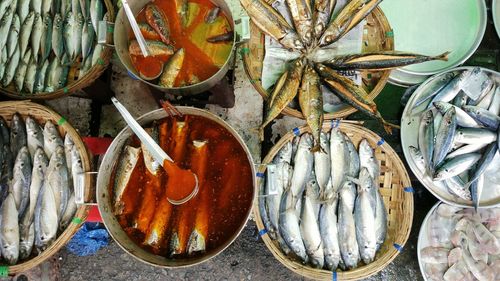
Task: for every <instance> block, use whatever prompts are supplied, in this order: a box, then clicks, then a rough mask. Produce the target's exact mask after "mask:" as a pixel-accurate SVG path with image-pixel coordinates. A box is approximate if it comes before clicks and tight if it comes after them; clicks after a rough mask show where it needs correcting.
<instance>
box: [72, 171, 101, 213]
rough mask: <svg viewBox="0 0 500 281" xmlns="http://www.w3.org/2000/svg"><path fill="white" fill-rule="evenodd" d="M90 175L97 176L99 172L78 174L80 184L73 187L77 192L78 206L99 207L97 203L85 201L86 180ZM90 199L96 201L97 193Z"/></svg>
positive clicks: (76, 200)
mask: <svg viewBox="0 0 500 281" xmlns="http://www.w3.org/2000/svg"><path fill="white" fill-rule="evenodd" d="M90 175H97V172H83V173H79V174H77V177H78V178H77V180H78V182H77V185H76V186H74V187H73V188H74V190H75V202H76V204H77V205H91V206H94V205H97V203H95V202H90V201H89V202H86V201H85V178H86V177H89V176H90ZM90 197H91V198H90V200H92V201H96V200H95V199H96V198H95V193H94V196H90Z"/></svg>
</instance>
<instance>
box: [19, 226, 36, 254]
mask: <svg viewBox="0 0 500 281" xmlns="http://www.w3.org/2000/svg"><path fill="white" fill-rule="evenodd" d="M34 243H35V224H34V223H31V224H30V225H29V226H28V227H27V229H22V230H21V225H20V226H19V259H21V260H23V259H26V258H28V257H29V256H30V255H31V251H32V249H33V244H34Z"/></svg>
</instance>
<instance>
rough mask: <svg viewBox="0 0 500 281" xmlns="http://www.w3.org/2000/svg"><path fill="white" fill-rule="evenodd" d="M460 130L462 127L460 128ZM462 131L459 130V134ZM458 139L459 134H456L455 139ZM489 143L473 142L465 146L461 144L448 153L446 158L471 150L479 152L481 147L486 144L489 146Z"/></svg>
mask: <svg viewBox="0 0 500 281" xmlns="http://www.w3.org/2000/svg"><path fill="white" fill-rule="evenodd" d="M459 130H460V129H459ZM459 133H460V131H458V130H457V135H458V134H459ZM456 139H457V136H455V140H456ZM487 145H488V144H487V143H481V142H480V143H471V144H466V145H464V146H461V147H459V148H457V149H455V150H453V151H452V152H450V153H449V154H448V155H446V159H450V158H453V157H456V156H458V155H462V154H467V153H471V152H477V151H479V150H481V149H483V148H484V147H485V146H487Z"/></svg>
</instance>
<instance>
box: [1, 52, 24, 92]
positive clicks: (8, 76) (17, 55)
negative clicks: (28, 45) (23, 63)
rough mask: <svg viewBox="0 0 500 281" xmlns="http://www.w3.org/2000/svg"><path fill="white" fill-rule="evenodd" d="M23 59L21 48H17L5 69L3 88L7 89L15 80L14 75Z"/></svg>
mask: <svg viewBox="0 0 500 281" xmlns="http://www.w3.org/2000/svg"><path fill="white" fill-rule="evenodd" d="M20 59H21V51H20V49H19V46H17V47H16V51H15V52H14V54H13V55H12V57H11V58H10V59H9V61H8V62H7V66H6V67H5V73H4V74H3V78H2V86H3V87H4V88H6V87H7V86H9V84H10V83H11V82H12V80H13V79H14V75H15V73H16V70H17V66H18V65H19V61H20Z"/></svg>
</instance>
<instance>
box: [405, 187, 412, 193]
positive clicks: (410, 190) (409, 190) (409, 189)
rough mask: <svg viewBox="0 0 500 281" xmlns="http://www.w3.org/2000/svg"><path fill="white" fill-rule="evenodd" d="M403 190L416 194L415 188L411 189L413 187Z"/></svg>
mask: <svg viewBox="0 0 500 281" xmlns="http://www.w3.org/2000/svg"><path fill="white" fill-rule="evenodd" d="M403 190H404V192H411V193H415V189H413V187H411V186H408V187H405V188H403Z"/></svg>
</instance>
